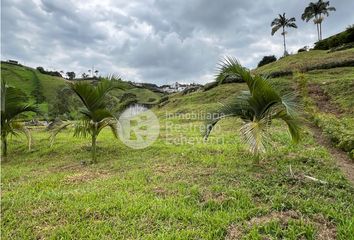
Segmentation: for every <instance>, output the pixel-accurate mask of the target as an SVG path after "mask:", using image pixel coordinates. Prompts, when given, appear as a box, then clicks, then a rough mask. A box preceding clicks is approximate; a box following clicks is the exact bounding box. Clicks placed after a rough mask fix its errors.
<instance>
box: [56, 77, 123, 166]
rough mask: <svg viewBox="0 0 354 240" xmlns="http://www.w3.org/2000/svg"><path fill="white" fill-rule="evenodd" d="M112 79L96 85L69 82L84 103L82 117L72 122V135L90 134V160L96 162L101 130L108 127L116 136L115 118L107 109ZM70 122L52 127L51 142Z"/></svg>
mask: <svg viewBox="0 0 354 240" xmlns="http://www.w3.org/2000/svg"><path fill="white" fill-rule="evenodd" d="M114 80H115V79H113V80H111V81H108V80H102V81H101V82H100V83H98V84H97V86H94V85H92V84H90V83H87V82H78V83H69V86H70V88H71V89H72V90H73V92H74V93H75V94H76V95H77V96H78V97H79V99H80V100H81V102H82V103H83V105H84V108H83V109H81V110H80V113H81V114H82V118H81V119H80V120H79V121H78V122H76V123H75V124H74V128H75V130H74V136H83V137H86V136H88V135H90V136H91V140H92V142H91V144H92V147H91V152H92V162H93V163H96V162H97V159H96V139H97V136H98V135H99V133H100V132H101V130H102V129H103V128H105V127H110V128H111V130H112V133H113V135H114V136H115V137H117V119H116V118H115V116H114V114H113V112H111V111H109V110H108V109H107V102H106V96H107V94H108V93H109V92H110V91H112V90H113V89H115V88H119V87H118V86H117V85H115V83H114ZM70 124H71V123H65V124H63V125H61V126H59V127H58V128H56V129H54V131H53V133H52V136H51V143H52V144H53V143H54V139H55V136H56V135H57V134H58V133H59V132H60V131H61V130H62V129H64V128H66V127H67V126H68V125H70Z"/></svg>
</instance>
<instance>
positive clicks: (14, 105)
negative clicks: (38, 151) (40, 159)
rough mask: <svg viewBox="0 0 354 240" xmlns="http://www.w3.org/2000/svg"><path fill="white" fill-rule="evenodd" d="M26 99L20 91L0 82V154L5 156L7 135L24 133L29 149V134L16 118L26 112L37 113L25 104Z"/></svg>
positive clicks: (31, 106) (32, 107)
mask: <svg viewBox="0 0 354 240" xmlns="http://www.w3.org/2000/svg"><path fill="white" fill-rule="evenodd" d="M27 100H28V99H27V97H26V94H25V93H24V92H22V91H21V90H20V89H17V88H14V87H10V86H8V85H7V84H6V83H5V81H2V82H1V154H2V156H4V157H6V156H7V137H8V135H9V134H13V135H17V134H18V133H24V134H25V135H26V137H27V140H28V148H29V149H30V148H31V140H32V138H31V134H30V132H29V130H28V129H27V128H26V127H25V126H24V125H23V124H21V123H20V122H18V121H17V118H18V116H19V115H20V114H22V113H26V112H35V113H38V110H37V108H36V107H35V106H33V105H30V104H26V102H27Z"/></svg>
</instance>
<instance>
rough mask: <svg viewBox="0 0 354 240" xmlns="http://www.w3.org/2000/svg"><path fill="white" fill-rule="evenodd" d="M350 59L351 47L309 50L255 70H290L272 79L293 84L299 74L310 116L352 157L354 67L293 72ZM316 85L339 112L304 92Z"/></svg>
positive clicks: (296, 81) (296, 82) (353, 137)
mask: <svg viewBox="0 0 354 240" xmlns="http://www.w3.org/2000/svg"><path fill="white" fill-rule="evenodd" d="M349 59H354V48H352V49H348V50H343V51H337V52H332V53H327V51H320V50H316V51H309V52H304V53H299V54H296V55H292V56H289V57H286V58H283V59H280V60H278V61H277V62H274V63H270V64H268V65H265V66H262V67H260V68H258V69H256V70H254V72H255V73H260V74H268V73H270V72H274V71H285V70H292V71H294V72H295V74H294V76H293V77H287V78H284V79H283V80H282V79H280V80H279V79H278V80H277V79H275V80H274V81H277V82H279V83H281V84H285V85H286V84H288V85H291V86H294V85H296V84H298V83H299V81H300V80H299V76H300V75H301V76H302V77H303V80H304V81H305V82H306V83H305V85H306V86H304V88H306V89H305V90H304V93H303V94H302V95H303V97H304V100H305V102H304V103H305V110H306V111H307V112H308V113H310V117H311V118H312V120H313V121H314V122H315V123H316V125H318V126H319V127H320V128H321V129H322V130H323V132H324V133H325V134H326V135H327V136H328V137H329V138H330V139H331V140H332V142H333V143H334V145H335V146H337V147H339V148H341V149H342V150H344V151H346V152H348V154H349V156H350V157H351V158H353V159H354V111H353V107H352V106H354V94H353V93H354V68H353V67H341V68H332V69H323V70H314V71H309V72H305V73H303V74H299V73H297V71H298V70H299V68H301V67H302V66H308V67H309V66H313V65H318V64H323V63H331V62H341V61H343V60H349ZM314 84H315V85H318V86H319V88H320V89H322V90H323V91H324V93H325V94H326V95H327V96H328V97H329V99H328V100H327V101H326V104H328V105H331V106H332V108H333V110H335V111H338V112H341V114H340V115H338V114H336V113H335V112H328V111H325V109H321V107H318V105H317V102H316V100H314V99H312V98H311V97H309V96H308V93H307V92H308V91H309V85H314Z"/></svg>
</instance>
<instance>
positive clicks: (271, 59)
mask: <svg viewBox="0 0 354 240" xmlns="http://www.w3.org/2000/svg"><path fill="white" fill-rule="evenodd" d="M276 60H277V58H276V57H275V56H274V55H271V56H264V57H263V58H262V60H261V61H260V62H259V63H258V66H257V67H262V66H264V65H266V64H268V63H271V62H275V61H276Z"/></svg>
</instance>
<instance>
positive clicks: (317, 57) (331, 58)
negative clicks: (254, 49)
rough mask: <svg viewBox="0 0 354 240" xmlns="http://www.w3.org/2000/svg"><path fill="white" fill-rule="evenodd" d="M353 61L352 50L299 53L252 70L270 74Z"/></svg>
mask: <svg viewBox="0 0 354 240" xmlns="http://www.w3.org/2000/svg"><path fill="white" fill-rule="evenodd" d="M346 60H354V48H351V49H347V50H343V51H338V52H331V53H327V51H326V50H312V51H308V52H301V53H298V54H294V55H290V56H287V57H284V58H282V59H279V60H278V61H276V62H272V63H269V64H267V65H264V66H262V67H260V68H257V69H255V70H254V73H257V74H270V73H272V72H278V71H298V70H300V69H302V68H304V67H312V66H317V65H321V64H328V63H333V62H342V61H346Z"/></svg>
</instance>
